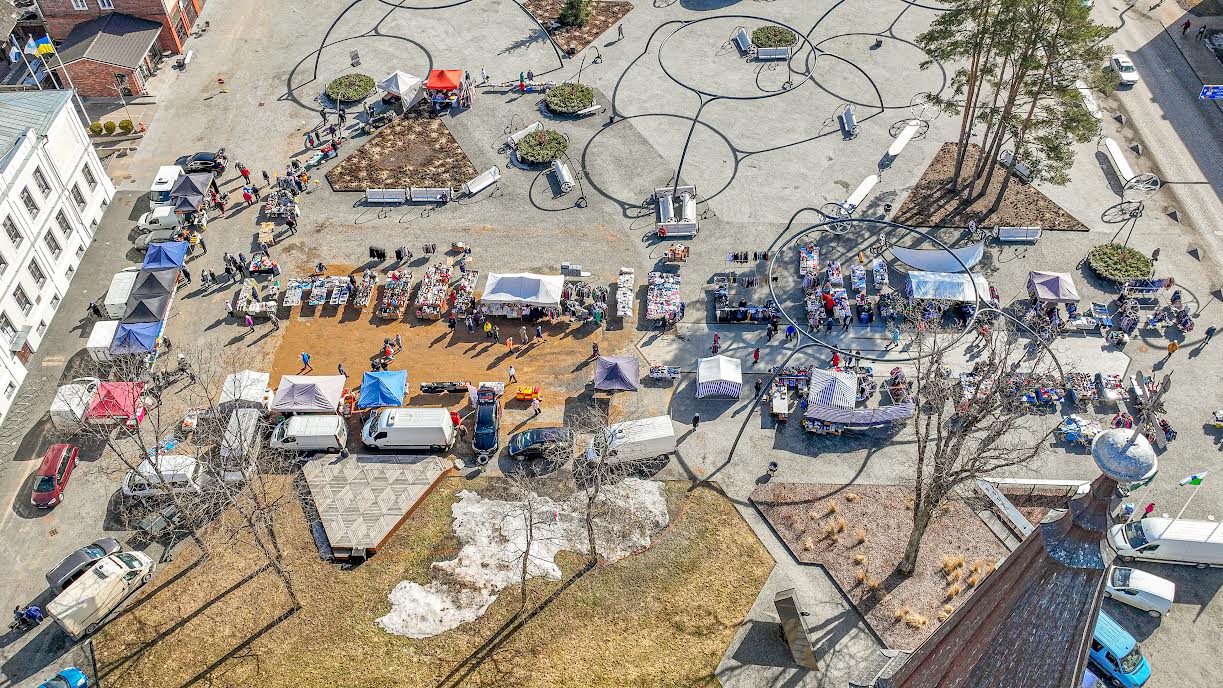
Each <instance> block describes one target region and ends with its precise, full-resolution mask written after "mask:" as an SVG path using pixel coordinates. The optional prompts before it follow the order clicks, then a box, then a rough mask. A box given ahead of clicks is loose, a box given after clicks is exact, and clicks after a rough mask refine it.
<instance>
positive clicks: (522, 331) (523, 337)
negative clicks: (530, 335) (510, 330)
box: [518, 325, 530, 346]
mask: <svg viewBox="0 0 1223 688" xmlns="http://www.w3.org/2000/svg"><path fill="white" fill-rule="evenodd" d="M518 341H520V342H522V345H523V346H526V344H527V342H528V341H530V340H529V339H527V326H526V325H522V326H521V327H519V328H518Z"/></svg>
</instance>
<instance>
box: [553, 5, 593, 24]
mask: <svg viewBox="0 0 1223 688" xmlns="http://www.w3.org/2000/svg"><path fill="white" fill-rule="evenodd" d="M556 19H557V21H559V22H560V23H561V25H562V26H586V24H587V23H588V22H589V21H590V0H565V4H564V5H563V6H561V13H560V16H558V17H557V18H556Z"/></svg>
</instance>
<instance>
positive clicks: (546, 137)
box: [518, 129, 569, 165]
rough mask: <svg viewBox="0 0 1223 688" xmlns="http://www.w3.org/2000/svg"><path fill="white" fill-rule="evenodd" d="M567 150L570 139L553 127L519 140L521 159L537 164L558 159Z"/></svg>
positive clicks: (519, 155)
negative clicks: (553, 129)
mask: <svg viewBox="0 0 1223 688" xmlns="http://www.w3.org/2000/svg"><path fill="white" fill-rule="evenodd" d="M566 150H569V141H567V140H566V139H565V137H564V136H562V135H561V133H560V132H559V131H552V130H551V129H540V130H539V131H536V132H532V133H530V134H527V135H526V137H525V138H523V139H522V140H521V141H519V142H518V157H519V159H521V160H523V161H524V162H528V163H534V164H537V165H541V164H544V163H549V162H552V161H553V160H556V159H557V158H559V157H561V155H563V154H564V152H565V151H566Z"/></svg>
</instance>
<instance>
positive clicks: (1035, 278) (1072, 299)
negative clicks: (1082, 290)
mask: <svg viewBox="0 0 1223 688" xmlns="http://www.w3.org/2000/svg"><path fill="white" fill-rule="evenodd" d="M1028 288H1029V289H1031V290H1032V292H1033V293H1034V294H1036V298H1037V300H1040V301H1049V302H1056V303H1078V302H1079V290H1078V289H1077V288H1076V287H1075V286H1074V278H1072V277H1071V276H1070V275H1069V274H1067V273H1065V272H1037V271H1035V270H1033V271H1032V272H1029V273H1028Z"/></svg>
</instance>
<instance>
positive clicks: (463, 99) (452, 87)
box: [425, 69, 471, 111]
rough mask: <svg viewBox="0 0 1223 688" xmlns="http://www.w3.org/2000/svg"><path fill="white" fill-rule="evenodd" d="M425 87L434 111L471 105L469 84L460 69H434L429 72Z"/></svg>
mask: <svg viewBox="0 0 1223 688" xmlns="http://www.w3.org/2000/svg"><path fill="white" fill-rule="evenodd" d="M425 89H426V93H427V96H428V98H429V102H430V103H432V104H433V109H434V111H437V110H444V109H446V108H449V107H454V106H458V107H470V106H471V86H470V85H469V84H467V81H466V79H465V78H464V73H463V70H461V69H435V70H433V71H431V72H429V79H428V81H426V82H425Z"/></svg>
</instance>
